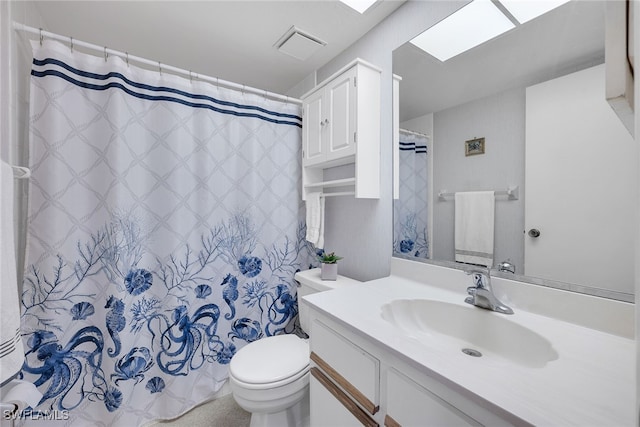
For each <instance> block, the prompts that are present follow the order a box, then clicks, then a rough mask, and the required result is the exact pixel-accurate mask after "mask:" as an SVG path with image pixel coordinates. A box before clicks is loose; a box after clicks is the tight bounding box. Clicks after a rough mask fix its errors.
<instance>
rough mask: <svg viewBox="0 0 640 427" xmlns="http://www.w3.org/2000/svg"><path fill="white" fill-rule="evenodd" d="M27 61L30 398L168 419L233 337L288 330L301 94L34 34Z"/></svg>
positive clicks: (119, 415)
mask: <svg viewBox="0 0 640 427" xmlns="http://www.w3.org/2000/svg"><path fill="white" fill-rule="evenodd" d="M31 75H32V77H31V105H30V111H31V114H30V159H31V160H30V167H31V171H32V177H31V181H30V201H29V204H30V209H29V218H28V231H27V268H26V272H25V281H24V292H23V295H22V320H23V333H24V336H23V341H24V343H25V348H26V362H25V364H24V367H23V371H22V374H23V376H24V378H25V379H27V380H30V381H33V382H34V383H35V384H36V385H37V386H38V388H39V390H40V391H41V392H42V393H43V395H44V396H43V398H42V401H41V402H40V404H39V405H38V407H37V408H33V413H35V414H43V415H42V416H43V417H47V416H50V414H51V412H52V411H58V413H64V414H65V417H67V416H68V417H69V418H70V422H69V423H68V424H69V425H92V426H94V425H95V426H97V425H122V426H131V425H140V424H143V423H145V422H147V421H149V420H151V419H158V418H171V417H175V416H177V415H179V414H180V413H182V412H184V411H186V410H188V409H190V408H191V407H193V406H194V405H196V404H198V403H201V402H203V401H205V400H207V399H208V398H210V397H211V396H212V395H213V394H214V393H215V392H216V391H217V390H218V389H219V388H220V387H221V386H222V384H223V382H224V381H225V378H226V377H227V372H228V363H229V361H230V359H231V357H232V356H233V355H234V353H235V352H236V351H237V350H239V349H240V348H241V347H243V346H244V345H246V344H247V343H248V342H251V341H255V340H258V339H260V338H262V337H264V336H269V335H274V334H280V333H287V332H292V331H293V329H294V327H295V326H294V319H295V317H296V315H297V303H296V290H295V285H294V280H293V275H294V274H295V272H296V271H297V270H299V269H301V268H305V267H307V266H308V265H309V260H310V259H311V258H310V255H311V254H312V252H311V250H310V248H309V247H308V246H307V245H306V243H305V240H304V236H305V230H304V222H303V220H304V215H303V214H304V210H303V209H304V208H303V206H302V205H301V202H300V190H299V182H300V175H301V169H300V151H299V150H300V147H301V143H300V138H301V136H300V135H301V132H300V130H301V118H300V108H299V106H296V105H290V104H285V103H283V102H280V101H272V100H266V99H264V98H263V97H261V96H254V95H249V94H241V93H240V92H236V91H231V90H226V89H222V88H216V87H214V86H212V85H209V84H206V83H201V82H195V81H194V82H190V81H189V80H188V79H182V78H178V77H175V76H170V75H162V73H160V72H158V71H157V70H156V71H148V70H143V69H140V68H135V67H133V66H128V65H127V64H126V63H125V61H123V60H121V59H120V58H116V57H110V58H108V60H105V59H104V58H97V57H93V56H89V55H85V54H81V53H78V52H70V50H69V48H68V47H66V46H64V45H62V44H59V43H57V42H54V41H45V42H44V44H43V45H42V46H41V45H40V44H37V43H35V44H34V60H33V68H32V72H31ZM62 411H64V412H62ZM67 411H68V412H67ZM36 416H37V415H36ZM30 417H31V418H33V414H31V415H30Z"/></svg>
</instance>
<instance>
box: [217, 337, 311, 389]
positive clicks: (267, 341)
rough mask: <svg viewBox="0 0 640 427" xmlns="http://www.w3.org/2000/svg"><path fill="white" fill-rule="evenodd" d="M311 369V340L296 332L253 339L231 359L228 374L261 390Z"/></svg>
mask: <svg viewBox="0 0 640 427" xmlns="http://www.w3.org/2000/svg"><path fill="white" fill-rule="evenodd" d="M308 371H309V344H308V342H306V341H305V340H303V339H301V338H299V337H297V336H296V335H276V336H272V337H268V338H263V339H261V340H258V341H254V342H252V343H251V345H247V346H245V347H243V348H242V349H240V350H239V351H238V352H237V353H236V354H235V355H234V356H233V358H232V359H231V363H230V364H229V374H230V376H231V377H232V378H233V380H234V381H235V382H236V383H237V384H238V385H239V386H241V387H243V388H247V389H252V390H258V389H271V388H276V387H281V386H284V385H286V384H289V383H291V382H294V381H296V380H298V379H299V378H301V377H303V376H304V375H305V374H307V373H308Z"/></svg>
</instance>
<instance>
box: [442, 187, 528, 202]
mask: <svg viewBox="0 0 640 427" xmlns="http://www.w3.org/2000/svg"><path fill="white" fill-rule="evenodd" d="M455 194H456V193H455V192H451V191H447V190H440V191H439V192H438V200H441V201H445V200H446V197H451V196H455ZM495 195H496V196H507V198H508V200H518V199H519V198H520V187H519V186H517V185H516V186H513V187H509V188H507V189H506V190H496V191H495Z"/></svg>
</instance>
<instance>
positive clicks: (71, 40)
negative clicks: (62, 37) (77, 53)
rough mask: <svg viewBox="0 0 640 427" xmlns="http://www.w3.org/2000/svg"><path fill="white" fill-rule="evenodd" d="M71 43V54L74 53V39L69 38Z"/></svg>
mask: <svg viewBox="0 0 640 427" xmlns="http://www.w3.org/2000/svg"><path fill="white" fill-rule="evenodd" d="M69 40H70V43H69V47H70V48H71V53H73V37H69Z"/></svg>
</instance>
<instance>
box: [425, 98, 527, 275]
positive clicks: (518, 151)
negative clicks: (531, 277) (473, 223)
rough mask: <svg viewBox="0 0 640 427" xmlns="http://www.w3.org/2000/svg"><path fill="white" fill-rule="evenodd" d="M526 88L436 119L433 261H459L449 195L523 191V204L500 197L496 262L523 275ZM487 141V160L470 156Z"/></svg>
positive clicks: (496, 232)
mask: <svg viewBox="0 0 640 427" xmlns="http://www.w3.org/2000/svg"><path fill="white" fill-rule="evenodd" d="M524 94H525V92H524V88H519V89H512V90H509V91H506V92H502V93H499V94H496V95H492V96H488V97H486V98H482V99H479V100H476V101H472V102H469V103H466V104H463V105H459V106H456V107H453V108H449V109H447V110H443V111H440V112H437V113H435V114H434V119H433V127H434V130H433V145H434V147H433V156H434V161H433V164H434V166H433V186H434V195H435V196H434V199H433V200H432V203H433V209H434V211H433V217H434V223H435V224H436V225H437V226H436V227H435V228H434V230H433V248H432V250H433V258H434V259H436V260H448V261H453V260H454V247H453V242H454V227H453V225H454V206H455V204H454V202H453V198H448V199H447V200H445V201H440V200H438V196H437V194H438V192H439V191H440V190H447V191H449V192H457V191H485V190H502V189H504V190H506V189H507V188H508V187H510V186H515V185H517V186H519V187H520V191H521V194H520V197H519V199H518V200H508V199H507V197H505V196H497V197H496V206H495V232H494V239H495V240H494V242H495V251H494V261H495V263H496V264H497V263H499V262H502V261H506V260H507V259H510V261H511V263H512V264H514V265H515V266H516V271H517V272H519V273H520V274H521V273H522V271H523V268H522V266H523V264H524V254H523V252H524V247H523V240H522V239H514V238H513V236H519V235H521V234H522V230H524V203H523V200H524V147H525V144H524V130H525V123H524V119H525V114H524V111H525V110H524V106H525V96H524ZM482 137H484V138H485V154H479V155H475V156H468V157H467V156H465V146H464V143H465V141H467V140H470V139H474V138H482Z"/></svg>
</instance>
